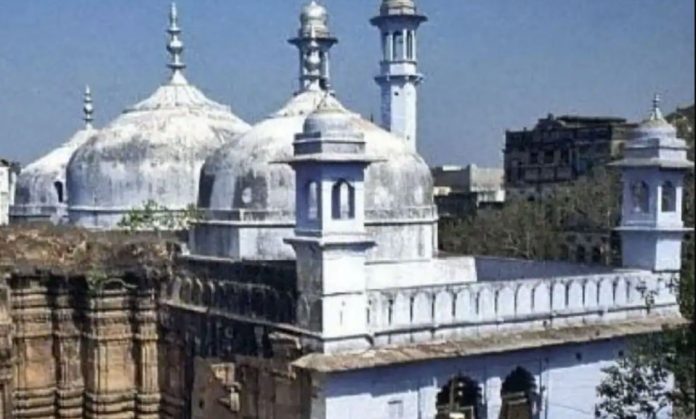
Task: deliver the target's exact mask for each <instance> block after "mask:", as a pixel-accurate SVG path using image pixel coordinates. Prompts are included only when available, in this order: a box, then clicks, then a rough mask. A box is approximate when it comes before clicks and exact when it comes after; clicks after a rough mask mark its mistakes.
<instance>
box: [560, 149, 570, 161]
mask: <svg viewBox="0 0 696 419" xmlns="http://www.w3.org/2000/svg"><path fill="white" fill-rule="evenodd" d="M561 162H562V163H564V164H570V150H562V151H561Z"/></svg>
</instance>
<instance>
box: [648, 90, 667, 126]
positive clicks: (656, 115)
mask: <svg viewBox="0 0 696 419" xmlns="http://www.w3.org/2000/svg"><path fill="white" fill-rule="evenodd" d="M649 119H650V120H651V121H658V120H664V119H665V118H664V117H663V116H662V111H661V110H660V94H659V93H655V96H653V101H652V111H651V112H650V118H649Z"/></svg>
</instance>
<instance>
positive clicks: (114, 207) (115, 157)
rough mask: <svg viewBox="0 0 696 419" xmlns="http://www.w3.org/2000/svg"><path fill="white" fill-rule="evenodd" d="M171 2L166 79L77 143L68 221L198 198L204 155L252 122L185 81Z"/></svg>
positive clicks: (181, 205)
mask: <svg viewBox="0 0 696 419" xmlns="http://www.w3.org/2000/svg"><path fill="white" fill-rule="evenodd" d="M177 18H178V14H177V10H176V7H175V6H174V5H172V9H171V11H170V15H169V19H170V24H169V28H168V29H167V32H168V33H169V35H170V41H169V43H168V44H167V50H168V51H169V53H170V54H171V61H170V63H169V64H168V67H169V68H170V69H171V71H172V74H171V77H170V79H169V82H168V83H166V84H164V85H162V86H161V87H159V88H158V89H157V90H156V91H155V93H154V94H153V95H152V96H150V97H149V98H147V99H145V100H143V101H142V102H140V103H138V104H136V105H135V106H133V107H131V108H130V109H127V110H125V111H124V112H123V113H122V114H121V115H120V116H119V117H118V118H116V120H114V121H113V122H111V123H110V124H109V125H108V126H106V127H105V128H104V129H102V130H101V131H100V132H99V134H98V135H96V136H93V137H92V138H91V139H90V140H89V141H87V142H86V143H85V144H84V145H82V146H81V147H80V148H78V149H77V151H76V152H75V154H74V155H73V157H72V159H71V160H70V163H69V164H68V171H67V172H68V173H67V181H68V192H69V194H70V204H69V216H70V221H71V222H73V223H75V224H78V225H81V226H84V227H89V228H114V227H116V226H117V224H118V223H119V221H121V219H122V218H123V216H124V215H125V214H126V213H127V212H128V211H130V210H132V209H135V208H141V207H142V206H143V205H144V204H145V203H147V202H148V201H154V202H155V203H157V204H158V205H159V206H162V207H165V208H167V209H170V210H184V209H186V208H187V207H188V206H189V205H193V204H195V202H196V200H197V196H198V183H199V176H200V169H201V166H203V162H204V161H205V159H206V157H208V156H209V155H210V154H212V153H213V151H214V150H216V149H217V148H219V147H221V146H222V145H223V144H225V143H226V142H228V141H229V140H230V139H232V138H234V137H236V136H237V135H239V134H241V133H243V132H245V131H247V130H248V129H249V125H247V124H246V123H245V122H244V121H242V120H241V119H239V118H238V117H236V116H235V115H233V114H232V112H230V109H229V108H228V107H227V106H223V105H221V104H219V103H216V102H214V101H212V100H210V99H208V98H207V97H205V95H203V93H201V91H200V90H198V89H197V88H195V87H194V86H192V85H191V84H189V83H188V82H187V81H186V78H185V77H184V75H183V72H182V71H183V69H184V68H185V67H186V66H185V64H184V63H183V61H182V59H181V54H182V52H183V49H184V48H183V43H182V42H181V39H180V38H179V36H180V34H181V29H180V27H179V25H178V22H177Z"/></svg>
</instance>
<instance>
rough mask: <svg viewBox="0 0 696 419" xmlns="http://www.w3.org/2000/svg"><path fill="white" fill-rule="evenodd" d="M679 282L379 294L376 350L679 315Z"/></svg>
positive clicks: (654, 278) (372, 318)
mask: <svg viewBox="0 0 696 419" xmlns="http://www.w3.org/2000/svg"><path fill="white" fill-rule="evenodd" d="M677 279H678V276H677V274H658V273H651V272H638V271H635V272H620V271H617V272H614V273H611V274H595V275H584V276H577V277H557V278H545V279H521V280H507V281H492V282H486V281H483V282H475V283H469V284H461V285H456V286H435V287H414V288H406V289H394V290H379V291H371V292H369V294H368V301H369V308H368V310H369V333H370V334H371V335H372V336H373V339H374V346H382V345H388V344H392V343H407V342H424V341H431V340H441V339H449V338H452V337H457V336H461V337H468V336H476V335H479V334H484V333H488V332H493V331H497V330H501V331H502V330H505V331H514V330H524V329H526V328H529V327H532V326H548V327H551V326H558V325H568V326H572V325H574V324H588V323H602V322H611V321H616V320H625V319H629V318H643V317H646V316H660V315H673V314H675V313H678V304H677V298H676V289H675V287H674V286H673V284H675V283H676V280H677ZM324 321H325V322H326V321H331V319H324Z"/></svg>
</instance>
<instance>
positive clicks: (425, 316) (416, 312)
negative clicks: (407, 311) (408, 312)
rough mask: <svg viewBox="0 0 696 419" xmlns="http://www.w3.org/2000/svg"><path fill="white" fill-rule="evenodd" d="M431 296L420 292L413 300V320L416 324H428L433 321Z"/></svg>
mask: <svg viewBox="0 0 696 419" xmlns="http://www.w3.org/2000/svg"><path fill="white" fill-rule="evenodd" d="M431 302H432V300H431V298H430V296H429V295H428V294H426V293H424V292H419V293H418V294H416V296H415V297H414V298H413V318H412V321H411V322H412V323H414V324H428V323H431V322H432V320H433V317H432V315H433V306H432V303H431Z"/></svg>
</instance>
